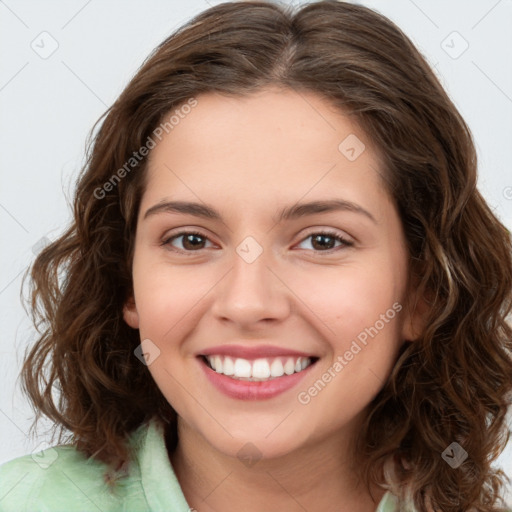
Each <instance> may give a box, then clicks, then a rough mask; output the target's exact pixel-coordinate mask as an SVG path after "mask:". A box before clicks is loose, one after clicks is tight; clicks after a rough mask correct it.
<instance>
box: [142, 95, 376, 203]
mask: <svg viewBox="0 0 512 512" xmlns="http://www.w3.org/2000/svg"><path fill="white" fill-rule="evenodd" d="M196 100H197V104H196V106H195V107H193V108H191V109H190V110H189V111H188V113H187V114H186V115H182V116H180V118H179V122H178V123H176V124H174V125H173V128H172V130H170V131H169V133H164V135H163V137H162V139H161V141H160V142H158V143H157V145H156V147H155V148H154V149H153V150H152V152H151V154H150V158H149V164H148V180H147V185H148V186H147V189H146V192H147V194H146V195H147V196H150V197H149V198H147V199H148V201H149V200H151V201H158V200H159V199H160V198H161V197H162V196H163V195H164V194H165V195H166V196H169V193H170V192H172V193H176V194H181V193H184V194H186V195H187V196H188V197H189V198H192V197H193V196H194V195H195V196H196V197H195V198H194V199H196V200H197V198H198V197H202V196H205V195H207V196H210V197H211V195H212V194H214V195H215V196H217V197H218V198H223V199H226V200H230V201H233V200H235V199H236V198H241V200H242V199H243V200H244V201H245V202H246V203H247V204H249V203H251V204H252V206H257V205H258V204H261V202H262V201H265V202H267V203H268V202H269V201H281V200H283V201H286V202H287V203H288V202H290V200H292V201H293V200H294V199H295V201H298V200H299V199H301V197H302V196H306V195H307V197H304V199H308V200H313V199H316V198H317V197H324V196H325V195H331V196H332V195H333V193H336V192H337V193H338V195H339V194H342V195H343V196H344V197H345V198H346V199H348V200H354V201H361V200H363V199H364V196H366V199H364V202H366V203H371V202H372V201H373V202H375V201H376V200H377V199H378V197H377V196H379V195H382V194H384V189H383V186H382V180H381V179H380V174H381V170H380V166H379V162H378V161H377V158H376V156H375V152H374V151H373V149H372V147H371V141H369V140H368V138H367V137H366V135H365V134H364V133H363V132H362V131H361V129H360V128H359V127H358V126H357V124H356V123H355V122H354V121H353V120H352V119H350V118H349V117H348V116H345V115H343V114H342V113H341V112H340V111H339V110H338V109H336V108H335V107H334V106H333V105H332V104H331V103H330V102H328V101H327V100H325V99H323V98H321V97H320V96H318V95H317V94H315V93H313V92H304V91H301V92H300V93H299V92H296V91H293V90H290V89H277V88H267V89H264V90H260V91H258V92H256V93H253V94H250V95H247V96H243V97H233V96H225V95H221V94H219V93H207V94H202V95H199V96H198V97H197V98H196Z"/></svg>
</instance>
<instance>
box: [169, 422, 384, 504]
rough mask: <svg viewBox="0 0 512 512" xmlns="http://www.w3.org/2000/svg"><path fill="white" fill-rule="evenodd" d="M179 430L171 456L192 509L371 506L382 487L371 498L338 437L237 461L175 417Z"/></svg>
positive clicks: (372, 489)
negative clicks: (279, 453) (268, 456)
mask: <svg viewBox="0 0 512 512" xmlns="http://www.w3.org/2000/svg"><path fill="white" fill-rule="evenodd" d="M178 431H179V442H178V445H177V447H176V449H175V450H174V452H173V453H171V454H170V459H171V462H172V465H173V468H174V471H175V473H176V476H177V478H178V481H179V483H180V485H181V488H182V490H183V493H184V495H185V498H186V499H187V502H188V504H189V505H190V507H191V509H195V510H196V511H197V512H219V511H222V512H235V511H236V512H239V511H240V510H244V512H260V511H261V510H265V511H267V512H278V511H279V512H280V511H282V510H286V511H289V512H304V510H307V511H308V512H316V511H318V512H320V511H322V512H331V511H332V512H339V511H345V510H346V511H349V510H350V511H352V510H357V511H358V512H374V511H375V509H376V507H377V504H378V503H379V501H380V500H381V499H382V496H383V495H384V492H385V491H383V490H382V489H380V488H377V487H376V486H375V487H372V488H371V492H372V495H373V499H372V497H371V494H370V492H369V491H368V489H367V488H366V486H365V485H364V484H363V483H362V481H360V480H359V478H358V476H357V471H356V469H355V467H356V464H355V463H354V462H353V460H354V458H353V457H349V456H345V457H343V453H345V454H347V453H349V451H348V450H345V451H343V448H344V446H343V443H342V442H340V441H339V439H327V440H324V441H323V442H322V443H320V444H319V443H317V442H315V443H313V444H312V446H311V447H301V448H300V449H297V450H296V451H294V452H292V453H288V454H286V455H284V456H282V457H277V458H273V459H265V458H261V459H258V456H256V457H254V458H253V460H252V461H248V460H244V461H241V460H240V459H238V458H236V457H231V456H228V455H226V454H224V453H222V452H220V451H218V450H216V449H215V448H214V447H212V446H211V445H210V444H208V443H207V442H206V441H205V439H204V438H203V437H202V436H200V434H198V433H197V432H195V431H193V430H192V429H190V428H188V427H186V426H183V424H182V423H181V421H180V420H178ZM347 446H350V443H349V444H348V445H346V446H345V447H347ZM254 450H255V451H256V449H255V448H254ZM248 452H249V453H250V448H248ZM334 454H340V455H339V456H335V455H334Z"/></svg>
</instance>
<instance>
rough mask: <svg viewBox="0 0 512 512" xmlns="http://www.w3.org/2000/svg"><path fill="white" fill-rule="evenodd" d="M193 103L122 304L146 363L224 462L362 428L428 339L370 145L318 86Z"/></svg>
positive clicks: (151, 167) (176, 128) (149, 208)
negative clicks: (412, 344) (399, 364)
mask: <svg viewBox="0 0 512 512" xmlns="http://www.w3.org/2000/svg"><path fill="white" fill-rule="evenodd" d="M196 99H197V105H196V106H195V107H193V108H191V109H189V110H190V112H189V113H188V114H187V115H182V116H181V117H180V118H179V122H178V123H175V124H174V125H173V128H172V130H169V133H165V131H164V136H163V137H162V139H161V141H160V142H158V143H157V145H156V147H155V148H154V149H153V150H152V152H151V155H150V159H149V162H148V175H147V189H146V191H145V193H144V195H143V198H142V203H141V206H140V212H139V215H138V223H137V234H136V242H135V253H134V260H133V284H134V301H133V302H129V303H127V304H126V306H125V309H124V318H125V320H126V322H127V323H128V324H129V325H130V326H131V327H133V328H137V329H140V338H141V340H144V341H143V343H142V349H143V351H144V352H145V353H146V363H144V364H147V365H148V369H149V371H150V373H151V375H152V377H153V378H154V380H155V381H156V383H157V385H158V387H159V388H160V390H161V391H162V393H163V395H164V396H165V397H166V398H167V400H168V401H169V403H170V404H171V405H172V406H173V407H174V409H175V410H176V411H177V413H178V415H179V417H180V428H185V429H189V431H190V432H193V433H194V435H195V436H196V437H198V438H200V439H202V440H203V441H205V442H206V443H208V445H210V446H211V447H214V448H215V449H217V450H219V451H220V452H222V453H224V454H226V455H233V456H236V455H237V453H239V451H240V450H241V449H242V452H241V453H243V450H244V449H247V448H244V446H245V447H247V446H250V447H251V448H250V449H251V450H257V452H258V454H260V455H259V456H263V457H275V456H279V455H283V454H286V453H290V452H292V451H293V450H295V449H298V448H301V447H306V446H312V445H314V444H315V443H319V442H322V441H325V440H326V439H336V438H337V436H344V438H346V437H347V436H350V435H353V434H355V433H356V432H357V429H358V425H359V423H360V421H361V420H362V418H363V416H364V413H365V408H366V407H367V405H368V404H369V402H370V401H371V400H372V399H373V398H374V397H375V395H376V394H377V393H378V392H379V390H380V389H381V388H382V387H383V385H384V382H385V381H386V379H387V377H388V375H389V374H390V372H391V370H392V367H393V364H394V362H395V360H396V356H397V351H398V350H399V347H400V346H401V344H402V343H403V342H404V340H406V339H409V340H410V339H413V338H414V336H415V332H417V330H416V329H417V327H416V322H417V320H416V319H415V318H414V317H413V316H412V315H410V314H409V313H408V312H407V307H406V297H407V285H408V283H407V279H406V275H407V268H408V266H407V265H408V254H407V250H406V246H405V240H404V234H403V231H402V226H401V221H400V218H399V216H398V214H397V210H396V209H395V207H394V205H393V203H392V201H391V200H390V198H389V197H388V195H387V193H386V191H385V189H384V186H383V180H382V178H381V176H379V172H380V167H379V162H378V161H377V157H376V154H375V153H374V152H373V151H372V149H371V147H370V141H369V140H368V139H367V137H366V136H365V134H364V133H361V131H360V130H359V129H358V128H357V127H356V126H355V125H354V124H352V123H351V122H350V120H349V119H348V118H347V117H344V116H342V115H341V114H339V113H338V112H336V111H335V110H334V109H333V108H332V107H331V106H330V104H329V103H327V102H326V101H325V100H323V99H322V98H320V97H319V96H316V95H315V94H313V93H300V94H298V93H296V92H293V91H290V90H278V89H265V90H260V91H259V92H258V93H257V94H253V95H251V96H248V97H244V98H237V99H235V98H228V97H225V96H221V95H218V94H211V93H210V94H205V95H201V96H198V97H197V98H196ZM189 110H188V109H187V112H188V111H189ZM183 232H186V233H190V232H192V233H195V234H192V235H191V234H188V235H187V234H185V235H183ZM322 233H324V234H323V235H322ZM325 233H326V234H325ZM337 237H341V239H342V240H343V241H340V239H339V238H337ZM141 364H143V363H142V362H141ZM214 368H215V370H214ZM249 378H256V379H257V380H248V379H249ZM246 443H252V444H251V445H246Z"/></svg>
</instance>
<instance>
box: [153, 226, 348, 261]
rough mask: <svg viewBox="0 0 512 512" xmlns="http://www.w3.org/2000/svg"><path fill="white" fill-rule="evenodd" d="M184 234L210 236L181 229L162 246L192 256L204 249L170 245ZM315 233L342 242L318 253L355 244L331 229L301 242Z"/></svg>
mask: <svg viewBox="0 0 512 512" xmlns="http://www.w3.org/2000/svg"><path fill="white" fill-rule="evenodd" d="M184 235H195V236H198V237H200V238H204V239H206V240H208V237H206V236H204V235H203V234H202V233H200V232H199V231H180V232H179V233H176V234H174V235H172V236H171V237H167V238H165V239H164V240H162V243H161V244H160V245H161V246H169V247H170V250H171V251H174V252H177V253H180V254H186V255H187V256H192V254H193V253H196V252H199V251H201V250H202V249H198V250H197V251H186V250H183V249H177V248H176V247H172V246H170V243H171V242H172V241H173V240H175V239H177V238H180V237H181V236H184ZM313 235H323V236H328V237H331V238H334V240H335V241H338V242H340V243H341V244H342V245H341V246H339V247H333V248H331V249H327V250H325V251H315V250H313V252H316V253H328V254H332V253H333V252H335V251H336V250H338V249H342V248H343V247H352V246H353V245H354V243H353V242H350V241H348V240H346V239H345V238H343V237H342V236H341V235H339V234H338V233H336V232H334V231H329V230H324V231H313V232H311V233H309V234H308V235H307V236H306V237H304V238H303V239H302V240H301V242H304V241H305V240H307V239H308V238H310V237H312V236H313Z"/></svg>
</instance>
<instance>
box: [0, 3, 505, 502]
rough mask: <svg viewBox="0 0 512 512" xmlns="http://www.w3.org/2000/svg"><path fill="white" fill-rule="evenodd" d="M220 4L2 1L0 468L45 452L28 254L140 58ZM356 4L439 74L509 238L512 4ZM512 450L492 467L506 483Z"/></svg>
mask: <svg viewBox="0 0 512 512" xmlns="http://www.w3.org/2000/svg"><path fill="white" fill-rule="evenodd" d="M218 3H220V2H217V1H211V0H210V1H207V0H188V1H185V0H150V1H142V0H138V1H133V0H132V1H126V0H125V1H121V0H102V1H100V0H89V1H87V0H71V1H70V0H67V1H49V0H47V1H45V2H38V1H35V0H32V1H23V0H17V1H16V0H5V1H2V0H0V48H1V49H2V53H1V55H2V58H1V60H0V112H1V116H0V149H1V152H0V173H1V174H0V183H1V187H0V244H1V245H0V247H1V251H0V269H1V273H0V315H1V326H2V336H1V341H0V350H1V355H2V357H1V359H0V365H1V366H0V376H1V377H0V378H1V379H2V393H1V395H0V433H1V434H2V437H1V439H2V440H3V442H2V443H1V444H0V463H1V462H3V461H7V460H10V459H12V458H14V457H17V456H20V455H24V454H26V453H29V452H31V451H32V450H34V449H43V448H45V447H46V445H45V444H44V443H45V442H46V440H49V438H48V436H45V434H44V432H43V431H42V430H41V431H40V437H39V438H38V439H37V440H32V439H30V438H28V437H27V435H26V433H27V431H28V427H29V425H30V423H31V421H32V411H31V409H30V408H29V406H28V403H27V402H26V400H25V398H24V397H23V396H22V395H21V393H20V391H19V387H17V386H16V378H17V376H18V372H19V369H20V364H21V356H22V353H23V348H24V347H25V346H26V345H27V344H28V343H30V342H31V341H32V340H33V338H34V333H33V331H32V327H31V324H30V322H29V320H28V318H27V316H26V314H25V313H24V311H23V308H22V306H21V304H20V299H19V291H20V284H21V275H22V273H23V272H24V270H25V269H26V267H27V265H28V264H29V263H30V262H31V261H32V259H33V258H34V254H35V253H36V252H37V251H38V250H39V249H40V248H41V247H42V246H43V245H44V244H45V243H46V242H47V241H48V240H53V239H55V238H56V237H57V235H58V234H59V233H60V232H61V231H62V229H63V228H64V226H65V224H66V222H67V220H68V219H69V218H70V210H69V207H68V204H67V200H68V199H70V198H71V193H72V191H73V186H74V180H75V178H76V175H77V172H78V170H79V168H80V167H81V165H82V163H83V156H84V144H85V139H86V136H87V134H88V132H89V130H90V129H91V128H92V125H93V123H94V121H95V120H96V119H97V118H98V117H99V116H100V115H101V114H102V113H103V111H104V110H105V109H106V108H107V106H109V105H110V104H111V103H112V102H113V101H114V100H115V99H116V97H117V96H118V95H119V93H120V92H121V91H122V89H123V87H124V86H125V85H126V84H127V82H128V80H129V79H130V77H131V76H132V75H133V73H134V72H135V71H136V69H137V68H138V66H139V65H140V64H141V63H142V61H143V59H144V58H145V57H146V55H147V54H148V53H149V52H150V51H151V50H152V49H153V48H154V47H155V46H156V45H157V44H158V43H160V42H161V41H162V40H163V39H164V38H165V37H166V36H167V35H168V34H170V32H171V31H173V30H174V29H175V28H177V27H178V26H180V25H181V24H182V23H183V22H185V21H187V20H188V19H189V18H191V17H192V16H193V15H195V14H197V13H198V12H200V11H202V10H204V9H206V8H208V6H211V5H216V4H218ZM295 3H296V4H297V3H305V2H298V1H296V2H295ZM359 3H364V4H365V5H368V6H370V7H373V8H375V9H377V10H379V11H380V12H382V13H383V14H385V15H386V16H388V17H390V18H391V19H392V20H394V21H395V22H396V23H397V24H398V25H399V26H400V27H401V28H402V29H403V30H404V31H405V32H406V33H407V34H408V35H409V36H410V37H411V38H412V40H413V41H414V42H415V44H416V45H417V46H418V48H419V49H420V51H422V53H423V54H424V55H425V56H426V58H427V59H428V61H429V62H430V63H431V65H432V66H433V67H434V68H435V70H436V73H437V74H438V76H439V77H440V79H441V82H442V83H443V85H444V87H445V88H446V89H447V91H448V93H449V94H450V96H451V98H452V99H453V100H454V102H455V104H456V105H457V107H458V108H459V110H460V112H461V113H462V115H463V116H464V118H465V119H466V121H467V123H468V124H469V126H470V128H471V130H472V132H473V135H474V138H475V142H476V145H477V149H478V154H479V161H480V177H479V188H480V190H481V191H482V193H483V194H484V196H485V198H486V199H487V201H488V202H489V203H490V205H491V206H492V208H493V209H494V210H495V211H496V214H497V215H498V216H499V217H500V218H501V219H502V220H503V222H505V224H506V225H507V226H508V228H509V229H512V172H511V169H512V165H511V164H512V63H511V59H512V56H511V49H512V0H499V1H498V0H472V1H464V0H448V1H447V0H394V1H390V0H388V1H386V0H368V1H365V2H359ZM44 32H46V34H44ZM454 32H455V33H454ZM42 33H43V34H42ZM52 45H53V46H56V45H58V47H57V49H56V50H55V51H54V53H53V54H51V55H49V56H48V55H47V53H49V52H50V51H51V50H52ZM466 46H467V49H466ZM45 52H46V53H45ZM43 57H45V58H43ZM46 425H49V423H46ZM41 443H43V444H41ZM511 444H512V443H509V445H508V447H507V450H506V452H505V453H504V454H503V455H502V456H501V458H500V459H499V465H501V467H503V469H504V470H505V472H506V473H507V474H508V475H509V476H511V475H512V446H511ZM508 500H509V501H510V502H511V503H512V493H510V494H509V497H508Z"/></svg>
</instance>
